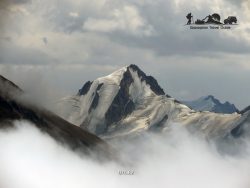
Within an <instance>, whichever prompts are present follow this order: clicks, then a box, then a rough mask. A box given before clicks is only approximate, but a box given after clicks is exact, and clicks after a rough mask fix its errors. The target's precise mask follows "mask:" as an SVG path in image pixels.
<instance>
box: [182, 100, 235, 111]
mask: <svg viewBox="0 0 250 188" xmlns="http://www.w3.org/2000/svg"><path fill="white" fill-rule="evenodd" d="M182 103H183V104H186V105H187V106H188V107H190V108H192V109H194V110H196V111H209V112H215V113H222V114H232V113H235V112H236V113H239V110H238V109H237V108H236V107H235V105H234V104H231V103H229V102H227V101H226V102H225V103H221V102H220V101H219V100H218V99H216V98H215V97H214V96H213V95H208V96H205V97H200V98H199V99H197V100H193V101H182Z"/></svg>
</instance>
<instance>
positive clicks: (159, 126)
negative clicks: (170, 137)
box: [149, 114, 168, 131]
mask: <svg viewBox="0 0 250 188" xmlns="http://www.w3.org/2000/svg"><path fill="white" fill-rule="evenodd" d="M167 120H168V115H167V114H166V115H165V116H164V117H163V118H162V120H160V121H159V122H158V123H156V124H155V125H153V126H152V127H150V129H149V130H151V131H161V130H162V128H163V127H164V124H165V123H166V122H167Z"/></svg>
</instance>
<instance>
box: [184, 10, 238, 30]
mask: <svg viewBox="0 0 250 188" xmlns="http://www.w3.org/2000/svg"><path fill="white" fill-rule="evenodd" d="M186 18H187V23H186V25H190V29H231V26H232V25H237V22H238V20H237V17H236V16H228V17H227V18H226V19H224V20H221V16H220V15H219V14H218V13H213V14H211V15H210V14H209V15H207V16H206V17H204V18H203V19H196V20H194V16H193V15H192V13H191V12H190V13H188V14H187V15H186ZM192 25H200V26H204V27H194V26H192ZM208 25H209V26H208ZM211 25H217V26H218V27H217V26H216V27H214V26H211Z"/></svg>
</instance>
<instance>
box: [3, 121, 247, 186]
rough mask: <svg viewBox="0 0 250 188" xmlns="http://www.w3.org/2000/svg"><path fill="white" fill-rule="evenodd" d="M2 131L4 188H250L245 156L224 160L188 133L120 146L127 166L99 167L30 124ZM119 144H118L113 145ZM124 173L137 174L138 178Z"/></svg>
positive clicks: (225, 156)
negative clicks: (132, 172) (122, 173)
mask: <svg viewBox="0 0 250 188" xmlns="http://www.w3.org/2000/svg"><path fill="white" fill-rule="evenodd" d="M15 126H16V127H17V128H16V129H12V130H1V131H0V148H1V155H0V166H1V169H0V185H1V187H4V188H44V187H46V188H55V187H61V188H69V187H71V188H82V187H88V188H100V187H110V188H117V187H121V188H128V187H130V188H138V187H144V188H151V187H158V188H163V187H174V188H184V187H192V188H201V187H202V188H211V187H213V188H245V187H249V185H250V181H249V173H250V170H249V169H250V165H249V164H250V163H249V162H250V158H249V145H246V147H244V149H243V150H244V151H245V155H235V156H228V155H221V154H219V153H218V151H217V150H216V149H215V148H214V146H213V145H210V144H208V143H207V142H205V141H204V140H202V139H199V138H197V137H195V136H193V135H189V134H187V133H186V132H185V131H184V130H182V129H178V128H177V129H176V130H173V133H172V134H168V135H163V136H159V135H145V136H144V137H143V138H141V139H137V140H136V139H129V140H127V141H122V140H121V139H120V140H119V141H115V142H114V143H115V145H113V146H114V147H116V148H117V149H118V150H119V152H120V154H121V157H122V158H123V160H124V163H123V165H120V164H117V163H114V162H110V163H98V162H95V161H92V160H90V159H88V158H85V157H84V156H80V155H78V154H77V153H74V152H73V151H71V150H69V149H68V148H67V147H64V146H63V145H61V144H58V143H57V142H56V141H55V140H54V139H52V138H51V137H49V136H48V135H47V134H44V133H42V132H40V131H39V130H38V129H37V128H35V127H34V125H32V124H30V123H28V122H24V121H22V122H15ZM111 144H113V143H111ZM119 170H131V171H134V175H132V176H123V175H119V174H118V171H119Z"/></svg>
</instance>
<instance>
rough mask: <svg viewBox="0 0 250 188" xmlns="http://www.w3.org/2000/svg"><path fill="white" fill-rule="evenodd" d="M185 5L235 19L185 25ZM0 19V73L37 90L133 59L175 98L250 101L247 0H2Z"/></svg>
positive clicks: (73, 85) (76, 81) (58, 87)
mask: <svg viewBox="0 0 250 188" xmlns="http://www.w3.org/2000/svg"><path fill="white" fill-rule="evenodd" d="M189 12H192V13H193V15H194V19H197V18H199V19H202V18H204V17H205V16H207V15H208V14H212V13H215V12H217V13H219V14H220V15H221V18H222V19H225V18H226V17H227V16H229V15H234V16H237V18H238V20H239V25H238V26H236V27H233V29H231V30H202V31H201V30H190V29H189V27H187V26H184V24H185V23H186V21H187V20H186V18H185V16H186V14H187V13H189ZM0 24H1V27H0V74H2V75H4V76H6V77H7V78H9V79H11V80H13V81H14V82H16V83H17V84H19V85H20V86H21V87H24V88H25V87H27V88H29V87H28V86H32V88H36V90H37V91H39V92H38V93H42V94H45V90H46V91H48V90H49V91H50V92H55V93H60V94H61V95H64V94H69V93H76V92H77V90H78V89H79V87H81V86H82V85H83V83H84V82H85V81H87V80H93V79H95V78H97V77H100V76H104V75H107V74H109V73H111V72H112V71H114V70H116V69H118V68H120V67H122V66H125V65H129V64H137V65H138V66H139V67H140V68H141V69H142V70H143V71H144V72H146V73H147V74H150V75H153V76H154V77H155V78H156V79H157V80H158V82H159V83H160V85H161V86H162V87H163V88H164V90H165V92H166V93H168V94H170V95H172V96H173V97H175V98H177V99H180V100H183V99H185V100H190V99H195V98H197V97H200V96H203V95H207V94H213V95H215V96H216V97H218V98H219V99H221V100H222V101H223V102H224V101H226V100H229V101H230V102H232V103H235V104H236V105H237V106H238V107H239V108H244V107H245V106H247V105H249V104H250V95H249V91H250V84H249V80H250V62H249V58H250V1H249V0H210V1H203V0H92V1H87V0H71V1H70V0H1V1H0Z"/></svg>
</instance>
